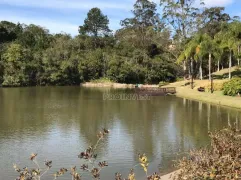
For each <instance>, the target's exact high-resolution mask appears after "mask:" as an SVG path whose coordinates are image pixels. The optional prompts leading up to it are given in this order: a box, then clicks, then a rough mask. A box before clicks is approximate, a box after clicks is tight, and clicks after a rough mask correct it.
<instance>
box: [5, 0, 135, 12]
mask: <svg viewBox="0 0 241 180" xmlns="http://www.w3.org/2000/svg"><path fill="white" fill-rule="evenodd" d="M0 4H7V5H12V6H22V7H37V8H51V9H91V8H93V7H99V8H100V9H122V10H129V9H130V7H129V6H128V5H127V4H125V3H117V2H115V1H112V2H105V1H102V2H100V1H98V0H97V1H91V0H0Z"/></svg>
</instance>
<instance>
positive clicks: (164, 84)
mask: <svg viewBox="0 0 241 180" xmlns="http://www.w3.org/2000/svg"><path fill="white" fill-rule="evenodd" d="M168 84H169V82H165V81H161V82H159V87H162V86H166V85H168Z"/></svg>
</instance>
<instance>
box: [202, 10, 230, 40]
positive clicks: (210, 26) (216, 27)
mask: <svg viewBox="0 0 241 180" xmlns="http://www.w3.org/2000/svg"><path fill="white" fill-rule="evenodd" d="M224 10H225V8H224V7H211V8H205V9H204V11H203V12H202V14H201V17H202V27H201V28H200V32H201V33H206V34H208V35H209V36H211V37H212V38H214V36H215V35H216V34H217V33H218V32H219V31H221V28H222V24H223V23H228V22H229V21H231V17H230V15H229V14H227V13H224Z"/></svg>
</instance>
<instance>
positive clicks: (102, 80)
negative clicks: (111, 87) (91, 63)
mask: <svg viewBox="0 0 241 180" xmlns="http://www.w3.org/2000/svg"><path fill="white" fill-rule="evenodd" d="M91 82H92V83H115V82H114V81H112V80H110V79H109V78H104V77H103V78H100V79H95V80H91Z"/></svg>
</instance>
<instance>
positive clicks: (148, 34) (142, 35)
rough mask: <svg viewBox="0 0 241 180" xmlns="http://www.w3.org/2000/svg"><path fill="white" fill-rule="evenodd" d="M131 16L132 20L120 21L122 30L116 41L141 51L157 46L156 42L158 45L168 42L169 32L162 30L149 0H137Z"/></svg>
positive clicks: (117, 34) (118, 33)
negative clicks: (128, 44) (124, 42)
mask: <svg viewBox="0 0 241 180" xmlns="http://www.w3.org/2000/svg"><path fill="white" fill-rule="evenodd" d="M132 14H133V17H132V18H126V19H124V20H123V21H121V25H122V27H123V28H122V29H120V30H118V31H117V33H116V36H117V38H118V39H120V40H122V41H128V42H130V45H131V46H134V47H135V48H141V49H148V48H151V47H154V46H153V45H158V42H159V44H160V42H162V43H165V42H167V41H166V40H167V39H168V40H169V37H170V34H168V33H167V32H169V31H168V30H167V29H166V28H164V24H163V23H162V22H161V20H160V17H159V14H157V12H156V4H155V3H153V2H151V1H149V0H137V1H136V3H135V4H134V10H132ZM162 33H166V34H165V35H166V36H165V37H164V36H163V34H162ZM155 39H156V41H155ZM154 41H155V42H154ZM168 43H169V42H168Z"/></svg>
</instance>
